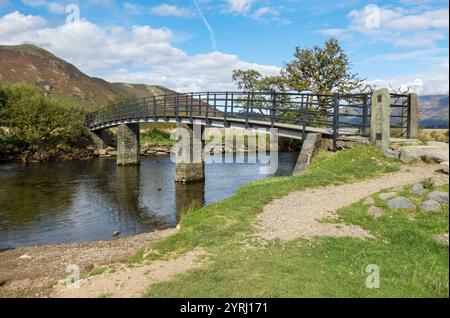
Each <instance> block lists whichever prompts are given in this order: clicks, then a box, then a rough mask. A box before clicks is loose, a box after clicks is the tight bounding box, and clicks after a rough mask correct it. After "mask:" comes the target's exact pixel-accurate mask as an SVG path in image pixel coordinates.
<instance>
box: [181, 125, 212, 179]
mask: <svg viewBox="0 0 450 318" xmlns="http://www.w3.org/2000/svg"><path fill="white" fill-rule="evenodd" d="M178 128H184V131H185V132H186V133H188V136H183V137H182V138H185V139H186V137H187V140H183V142H182V143H183V146H182V149H178V150H177V151H176V153H175V158H176V165H175V181H176V182H178V183H195V182H203V181H204V180H205V161H204V156H203V148H204V146H205V144H204V141H203V132H204V127H203V126H201V125H192V124H188V125H182V124H178Z"/></svg>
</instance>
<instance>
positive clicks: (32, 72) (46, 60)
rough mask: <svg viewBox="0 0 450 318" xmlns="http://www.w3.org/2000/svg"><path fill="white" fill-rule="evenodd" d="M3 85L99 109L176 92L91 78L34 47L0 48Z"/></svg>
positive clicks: (154, 86)
mask: <svg viewBox="0 0 450 318" xmlns="http://www.w3.org/2000/svg"><path fill="white" fill-rule="evenodd" d="M0 83H27V84H32V85H36V86H38V87H39V88H41V89H42V90H43V91H47V92H49V93H51V94H54V95H57V96H63V97H66V98H69V99H73V100H76V101H78V102H79V103H80V104H82V105H84V106H85V107H87V108H89V109H96V108H99V107H101V106H103V105H105V104H106V103H107V102H108V101H111V100H114V99H115V98H117V97H119V96H136V97H144V96H152V95H162V94H166V93H173V91H171V90H169V89H167V88H165V87H162V86H157V85H144V84H126V83H110V82H107V81H105V80H103V79H100V78H96V77H90V76H88V75H86V74H84V73H82V72H81V71H80V70H79V69H77V68H76V67H75V66H74V65H72V64H70V63H68V62H66V61H64V60H62V59H60V58H58V57H56V56H55V55H53V54H51V53H50V52H48V51H46V50H44V49H42V48H40V47H37V46H35V45H28V44H26V45H15V46H4V45H0Z"/></svg>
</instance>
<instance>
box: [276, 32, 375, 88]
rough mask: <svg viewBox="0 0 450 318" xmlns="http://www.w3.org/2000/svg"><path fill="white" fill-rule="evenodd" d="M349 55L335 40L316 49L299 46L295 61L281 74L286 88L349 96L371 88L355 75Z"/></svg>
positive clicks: (315, 47) (285, 67) (286, 66)
mask: <svg viewBox="0 0 450 318" xmlns="http://www.w3.org/2000/svg"><path fill="white" fill-rule="evenodd" d="M351 67H352V65H351V63H350V62H349V59H348V55H347V54H346V53H345V52H344V50H343V48H342V47H341V45H340V44H339V42H338V41H337V40H335V39H331V40H328V41H326V42H325V45H324V46H323V47H322V46H314V47H313V48H312V49H301V48H300V47H297V48H296V50H295V54H294V60H293V61H291V62H290V63H287V64H286V65H285V66H284V68H283V69H282V71H281V76H282V77H283V79H284V82H285V83H286V85H287V86H288V87H289V88H290V89H292V90H295V91H299V92H302V91H310V92H312V93H313V94H332V93H341V94H349V93H354V92H361V91H364V90H366V89H368V86H367V85H366V84H365V83H364V80H365V79H363V78H361V77H360V76H359V74H358V73H353V72H352V70H351Z"/></svg>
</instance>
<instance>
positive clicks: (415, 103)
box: [408, 93, 419, 138]
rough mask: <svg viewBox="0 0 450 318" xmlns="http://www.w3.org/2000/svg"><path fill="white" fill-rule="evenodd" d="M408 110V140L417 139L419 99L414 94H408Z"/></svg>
mask: <svg viewBox="0 0 450 318" xmlns="http://www.w3.org/2000/svg"><path fill="white" fill-rule="evenodd" d="M409 102H410V107H411V108H410V110H409V112H408V114H409V118H408V121H409V122H408V127H409V134H408V138H418V137H419V98H418V96H417V94H416V93H410V94H409Z"/></svg>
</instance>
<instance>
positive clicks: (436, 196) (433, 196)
mask: <svg viewBox="0 0 450 318" xmlns="http://www.w3.org/2000/svg"><path fill="white" fill-rule="evenodd" d="M427 197H428V199H430V200H434V201H437V202H439V203H448V192H440V191H434V192H431V193H429V194H428V196H427Z"/></svg>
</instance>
